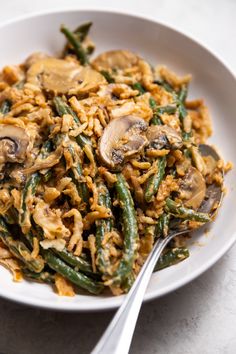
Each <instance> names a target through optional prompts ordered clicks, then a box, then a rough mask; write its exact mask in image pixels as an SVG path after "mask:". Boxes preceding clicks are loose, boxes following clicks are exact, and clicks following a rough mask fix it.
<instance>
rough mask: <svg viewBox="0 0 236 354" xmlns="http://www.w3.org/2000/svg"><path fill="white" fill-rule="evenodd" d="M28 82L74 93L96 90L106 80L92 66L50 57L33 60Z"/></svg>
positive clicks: (49, 88) (61, 91) (56, 91)
mask: <svg viewBox="0 0 236 354" xmlns="http://www.w3.org/2000/svg"><path fill="white" fill-rule="evenodd" d="M27 82H29V83H31V84H33V85H35V86H38V87H39V88H41V87H42V88H44V89H45V90H46V91H50V92H54V93H56V94H59V93H60V94H68V93H69V94H74V93H85V92H88V91H92V90H95V89H96V88H98V87H99V85H101V84H104V83H106V80H105V78H104V77H103V76H102V75H101V74H100V73H98V72H97V71H95V70H93V69H91V68H90V67H83V66H79V65H78V64H77V63H75V62H70V61H67V60H63V59H57V58H52V57H48V58H44V59H40V60H37V61H36V62H33V64H32V65H31V66H30V68H29V70H28V72H27Z"/></svg>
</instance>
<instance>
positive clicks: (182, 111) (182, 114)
mask: <svg viewBox="0 0 236 354" xmlns="http://www.w3.org/2000/svg"><path fill="white" fill-rule="evenodd" d="M178 108H179V119H180V121H181V122H182V123H183V121H184V119H185V118H186V117H187V115H188V112H187V110H186V108H185V107H184V105H183V104H182V103H181V102H179V103H178Z"/></svg>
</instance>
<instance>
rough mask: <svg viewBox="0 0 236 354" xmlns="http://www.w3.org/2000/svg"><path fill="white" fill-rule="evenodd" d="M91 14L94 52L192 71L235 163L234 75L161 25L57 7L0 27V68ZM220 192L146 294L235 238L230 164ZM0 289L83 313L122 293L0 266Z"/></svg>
mask: <svg viewBox="0 0 236 354" xmlns="http://www.w3.org/2000/svg"><path fill="white" fill-rule="evenodd" d="M88 20H91V21H92V22H93V24H94V25H93V27H92V31H91V37H92V39H93V40H94V41H95V43H96V47H97V50H96V53H95V54H97V53H99V52H102V51H104V50H111V49H121V48H123V49H124V48H125V49H130V50H131V51H134V52H137V53H139V54H140V55H141V56H143V57H144V58H146V59H147V60H148V61H149V62H150V63H153V64H154V65H156V64H165V65H167V66H168V67H169V68H171V69H172V70H174V71H176V72H177V73H179V74H183V73H192V74H193V82H192V84H191V88H190V96H191V97H203V98H204V99H205V101H206V103H207V105H208V106H209V108H210V112H211V115H212V119H213V127H214V134H213V137H212V139H210V142H211V143H213V144H216V145H217V146H218V147H219V150H220V152H221V154H222V156H223V157H224V159H225V160H226V161H228V160H230V161H232V162H233V163H234V165H236V154H235V153H236V136H235V132H236V117H235V106H236V80H235V77H234V76H233V74H232V73H231V72H230V71H229V69H228V68H227V67H226V66H225V65H224V63H222V61H221V60H220V59H218V58H217V57H216V56H215V55H214V54H212V53H211V52H210V51H209V50H208V49H206V48H204V47H203V46H202V45H200V44H199V43H197V42H196V41H194V40H192V39H190V38H189V37H187V36H185V35H183V34H181V33H180V32H178V31H176V30H174V29H172V28H169V27H168V26H165V25H163V24H160V23H157V22H153V21H150V20H147V19H143V18H139V17H136V16H131V15H124V14H120V13H114V12H104V11H101V12H100V11H78V10H76V11H63V12H54V13H47V14H40V15H34V16H30V17H25V18H21V19H19V20H16V21H12V22H10V23H6V24H4V25H2V26H1V27H0V43H1V57H0V67H2V66H3V65H6V64H9V63H12V64H15V63H20V62H21V61H24V59H25V58H26V57H27V56H28V55H29V54H31V53H32V52H35V51H46V52H48V53H51V54H58V53H60V51H61V49H62V47H63V44H64V38H63V36H62V34H60V32H59V27H60V25H61V24H62V23H65V24H67V25H68V26H69V27H71V28H75V27H76V26H77V25H78V24H80V23H82V22H84V21H88ZM225 183H226V187H227V194H226V197H225V199H224V202H223V205H222V208H221V209H220V212H219V215H218V217H217V219H216V221H215V222H214V223H213V224H212V225H211V227H210V231H209V232H208V233H204V232H203V230H202V231H201V232H198V234H197V235H196V236H195V237H194V238H192V240H191V241H190V253H191V256H190V257H189V259H188V260H186V261H184V262H182V263H180V264H178V265H176V266H173V267H170V268H168V269H165V270H162V271H160V272H157V273H154V274H153V275H152V278H151V281H150V283H149V286H148V289H147V292H146V296H145V300H149V299H153V298H156V297H158V296H161V295H164V294H167V293H169V292H171V291H173V290H176V289H177V288H179V287H181V286H183V285H184V284H186V283H188V282H190V281H191V280H193V279H195V278H196V277H197V276H199V275H200V274H202V273H203V272H204V271H206V270H207V269H208V268H209V267H211V266H212V265H213V264H214V263H215V262H216V261H217V260H218V259H220V257H222V256H223V254H224V253H225V252H226V251H227V250H228V249H229V248H230V247H231V246H232V245H233V243H234V242H235V240H236V232H235V231H236V217H235V215H234V208H235V205H236V202H235V201H236V189H235V187H236V170H235V169H234V170H233V171H231V172H230V173H229V174H228V175H227V177H226V179H225ZM0 283H1V286H0V295H1V296H3V297H5V298H8V299H11V300H15V301H18V302H21V303H25V304H30V305H34V306H40V307H45V308H50V309H58V310H70V311H72V310H73V311H77V310H79V311H88V310H102V309H109V308H115V307H118V306H119V305H120V304H121V302H122V300H123V296H119V297H113V296H90V295H77V296H75V297H74V298H66V297H59V296H58V295H56V294H55V293H54V292H53V290H52V288H51V287H49V286H47V285H41V284H36V283H29V282H26V281H23V282H21V283H14V282H12V278H11V275H10V273H9V272H8V271H7V270H6V269H4V268H3V267H0Z"/></svg>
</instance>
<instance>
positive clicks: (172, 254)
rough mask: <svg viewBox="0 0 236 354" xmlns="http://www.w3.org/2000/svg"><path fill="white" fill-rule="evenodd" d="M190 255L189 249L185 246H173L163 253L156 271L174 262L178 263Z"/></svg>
mask: <svg viewBox="0 0 236 354" xmlns="http://www.w3.org/2000/svg"><path fill="white" fill-rule="evenodd" d="M188 257H189V250H188V249H187V248H184V247H180V248H173V249H170V250H169V251H167V252H166V253H164V254H162V255H161V257H160V258H159V260H158V262H157V264H156V266H155V269H154V271H158V270H161V269H164V268H166V267H170V266H172V265H174V264H177V263H179V262H181V261H183V260H185V259H186V258H188Z"/></svg>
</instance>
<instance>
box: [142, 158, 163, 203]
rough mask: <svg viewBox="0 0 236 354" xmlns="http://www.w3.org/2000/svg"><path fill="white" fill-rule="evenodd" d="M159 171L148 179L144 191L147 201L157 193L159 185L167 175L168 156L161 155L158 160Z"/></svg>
mask: <svg viewBox="0 0 236 354" xmlns="http://www.w3.org/2000/svg"><path fill="white" fill-rule="evenodd" d="M156 164H157V172H156V173H155V174H154V175H152V176H150V177H149V178H148V180H147V185H146V188H145V192H144V198H145V200H146V202H148V203H149V202H151V201H152V199H153V196H154V195H155V194H156V193H157V191H158V188H159V185H160V183H161V181H162V179H163V177H164V175H165V168H166V157H165V156H163V157H160V158H159V159H158V160H157V161H156Z"/></svg>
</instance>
